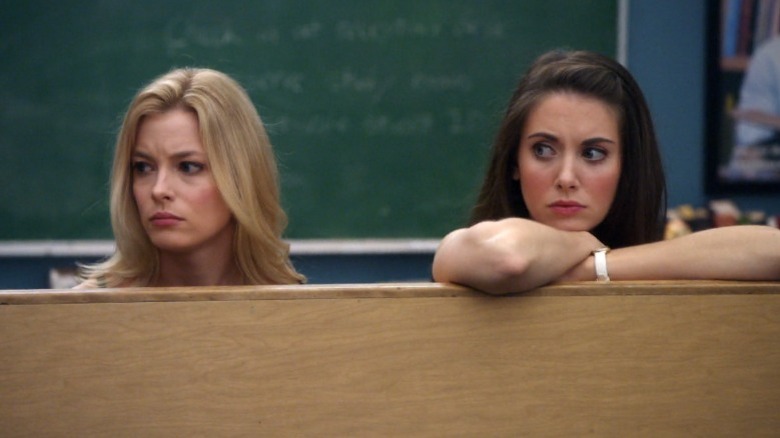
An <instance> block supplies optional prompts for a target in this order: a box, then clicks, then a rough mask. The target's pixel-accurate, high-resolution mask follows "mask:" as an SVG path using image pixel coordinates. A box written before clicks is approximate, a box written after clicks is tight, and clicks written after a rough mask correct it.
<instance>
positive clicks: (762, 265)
mask: <svg viewBox="0 0 780 438" xmlns="http://www.w3.org/2000/svg"><path fill="white" fill-rule="evenodd" d="M607 267H608V269H609V276H610V278H611V279H613V280H780V230H778V229H776V228H771V227H766V226H757V225H744V226H732V227H723V228H713V229H709V230H705V231H699V232H696V233H693V234H689V235H687V236H682V237H678V238H675V239H671V240H664V241H660V242H654V243H648V244H645V245H637V246H631V247H626V248H619V249H615V250H612V251H610V252H609V254H607ZM591 279H593V258H592V257H591V258H587V259H584V260H582V262H581V263H579V264H578V265H577V266H576V267H575V268H574V269H572V270H571V271H569V272H568V273H567V274H565V275H564V276H562V277H561V278H560V279H559V281H569V280H591Z"/></svg>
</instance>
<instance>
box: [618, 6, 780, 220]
mask: <svg viewBox="0 0 780 438" xmlns="http://www.w3.org/2000/svg"><path fill="white" fill-rule="evenodd" d="M706 6H707V1H704V0H683V1H679V0H632V1H630V2H629V20H628V21H629V23H628V61H627V63H628V67H629V69H630V70H631V72H632V73H633V74H634V75H635V77H636V79H637V81H638V82H639V85H640V86H641V87H642V89H643V90H644V91H645V94H646V97H647V100H648V103H649V105H650V109H651V111H652V112H653V116H654V118H655V123H656V128H657V133H658V136H659V141H660V142H661V153H662V154H663V158H664V166H665V170H666V177H667V183H668V189H669V206H670V207H675V206H678V205H681V204H692V205H694V206H706V205H707V203H708V202H709V200H711V199H720V198H721V197H720V196H714V197H713V196H710V195H707V194H706V193H705V189H704V170H705V161H704V160H705V158H704V147H705V102H704V101H705V92H706V88H705V78H706V74H705V51H706V42H707V39H706V38H707V37H708V35H706V32H705V29H706ZM728 198H729V199H732V200H733V201H735V202H736V203H737V205H738V206H739V207H740V208H742V209H743V210H748V209H759V210H764V211H766V212H767V213H769V214H780V193H775V194H767V195H740V196H728Z"/></svg>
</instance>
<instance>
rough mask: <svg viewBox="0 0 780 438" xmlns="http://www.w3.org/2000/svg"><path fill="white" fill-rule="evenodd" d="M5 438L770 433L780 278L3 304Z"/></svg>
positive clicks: (45, 293) (4, 299)
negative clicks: (516, 291) (506, 292)
mask: <svg viewBox="0 0 780 438" xmlns="http://www.w3.org/2000/svg"><path fill="white" fill-rule="evenodd" d="M0 428H1V429H2V433H1V434H2V436H4V437H5V436H111V437H115V436H132V437H136V436H144V437H151V436H166V437H168V436H361V437H362V436H583V435H595V436H653V437H655V436H751V437H755V436H773V435H774V436H777V434H778V433H780V283H769V282H767V283H764V282H613V283H609V284H596V283H589V282H588V283H572V284H566V285H559V286H551V287H545V288H540V289H538V290H535V291H533V292H531V293H526V294H523V295H516V296H508V297H492V296H487V295H482V294H479V293H476V292H473V291H470V290H467V289H464V288H460V287H455V286H449V285H442V284H436V283H409V284H363V285H329V286H268V287H230V288H170V289H168V288H166V289H121V290H120V289H115V290H101V291H73V290H32V291H2V292H0Z"/></svg>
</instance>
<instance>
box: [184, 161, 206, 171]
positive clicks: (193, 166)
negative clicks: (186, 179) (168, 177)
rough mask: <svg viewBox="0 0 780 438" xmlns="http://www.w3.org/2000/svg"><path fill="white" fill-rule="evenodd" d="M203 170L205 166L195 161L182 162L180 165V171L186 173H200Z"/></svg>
mask: <svg viewBox="0 0 780 438" xmlns="http://www.w3.org/2000/svg"><path fill="white" fill-rule="evenodd" d="M203 168H204V166H203V165H202V164H200V163H195V162H193V161H182V162H181V163H179V170H181V171H182V172H184V173H198V172H200V171H201V170H203Z"/></svg>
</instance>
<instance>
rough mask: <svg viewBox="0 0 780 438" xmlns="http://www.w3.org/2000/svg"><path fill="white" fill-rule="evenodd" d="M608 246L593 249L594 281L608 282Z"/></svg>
mask: <svg viewBox="0 0 780 438" xmlns="http://www.w3.org/2000/svg"><path fill="white" fill-rule="evenodd" d="M608 252H609V247H606V246H604V247H601V248H598V249H594V250H593V260H594V265H595V266H596V281H601V282H604V283H606V282H608V281H609V273H608V272H607V253H608Z"/></svg>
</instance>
